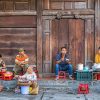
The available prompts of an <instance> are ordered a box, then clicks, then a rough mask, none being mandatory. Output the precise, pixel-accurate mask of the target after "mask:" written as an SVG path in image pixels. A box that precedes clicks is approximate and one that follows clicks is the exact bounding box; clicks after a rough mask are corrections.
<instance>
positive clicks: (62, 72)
mask: <svg viewBox="0 0 100 100" xmlns="http://www.w3.org/2000/svg"><path fill="white" fill-rule="evenodd" d="M58 77H59V79H60V78H63V79H66V72H65V71H59V73H58Z"/></svg>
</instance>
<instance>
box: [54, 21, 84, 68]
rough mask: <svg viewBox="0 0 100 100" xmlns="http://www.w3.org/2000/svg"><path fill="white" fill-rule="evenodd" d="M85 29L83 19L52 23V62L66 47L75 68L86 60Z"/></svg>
mask: <svg viewBox="0 0 100 100" xmlns="http://www.w3.org/2000/svg"><path fill="white" fill-rule="evenodd" d="M84 31H85V28H84V20H82V19H60V20H57V19H54V20H53V21H52V57H53V59H52V62H53V69H54V65H55V55H56V53H57V52H59V51H60V48H61V47H62V46H66V47H67V49H68V52H69V54H70V56H71V60H72V64H73V65H74V68H75V67H76V65H77V64H78V63H84V59H85V57H84V56H85V50H84V49H85V48H84V47H85V46H84V45H85V43H84V38H85V32H84Z"/></svg>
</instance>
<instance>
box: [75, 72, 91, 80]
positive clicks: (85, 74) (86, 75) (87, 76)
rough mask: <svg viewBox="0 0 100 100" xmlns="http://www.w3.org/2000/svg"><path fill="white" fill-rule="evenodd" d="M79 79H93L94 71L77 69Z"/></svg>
mask: <svg viewBox="0 0 100 100" xmlns="http://www.w3.org/2000/svg"><path fill="white" fill-rule="evenodd" d="M76 80H77V81H92V72H90V71H77V72H76Z"/></svg>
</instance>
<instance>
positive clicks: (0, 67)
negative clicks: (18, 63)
mask: <svg viewBox="0 0 100 100" xmlns="http://www.w3.org/2000/svg"><path fill="white" fill-rule="evenodd" d="M0 70H2V71H6V65H5V62H4V60H3V59H2V55H1V54H0Z"/></svg>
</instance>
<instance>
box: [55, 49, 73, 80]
mask: <svg viewBox="0 0 100 100" xmlns="http://www.w3.org/2000/svg"><path fill="white" fill-rule="evenodd" d="M59 71H66V72H67V71H68V73H69V79H72V74H73V67H72V64H70V59H69V55H68V53H67V49H66V47H62V48H61V52H60V53H58V54H57V55H56V68H55V72H56V80H57V79H59V77H58V73H59Z"/></svg>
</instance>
